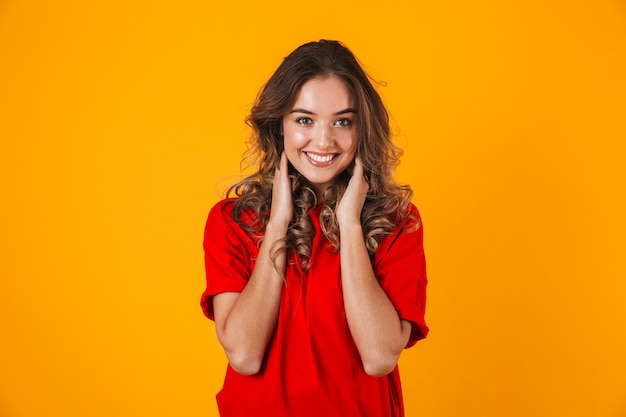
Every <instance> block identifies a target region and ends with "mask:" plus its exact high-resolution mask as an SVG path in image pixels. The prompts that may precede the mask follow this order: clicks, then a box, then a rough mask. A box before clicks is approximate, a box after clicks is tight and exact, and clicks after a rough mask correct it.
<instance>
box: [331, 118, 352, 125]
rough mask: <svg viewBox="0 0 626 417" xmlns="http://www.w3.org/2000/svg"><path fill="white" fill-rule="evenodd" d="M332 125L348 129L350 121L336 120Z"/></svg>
mask: <svg viewBox="0 0 626 417" xmlns="http://www.w3.org/2000/svg"><path fill="white" fill-rule="evenodd" d="M334 125H335V126H339V127H350V126H352V120H351V119H348V118H343V119H338V120H336V121H335V123H334Z"/></svg>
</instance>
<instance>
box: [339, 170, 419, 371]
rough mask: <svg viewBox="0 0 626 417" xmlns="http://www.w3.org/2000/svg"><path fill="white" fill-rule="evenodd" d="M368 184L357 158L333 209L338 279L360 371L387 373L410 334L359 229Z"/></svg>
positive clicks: (409, 325) (409, 329)
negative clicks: (380, 281) (380, 280)
mask: <svg viewBox="0 0 626 417" xmlns="http://www.w3.org/2000/svg"><path fill="white" fill-rule="evenodd" d="M368 188H369V186H368V184H367V182H366V181H365V179H364V177H363V165H362V163H361V161H360V160H359V159H358V158H357V159H356V160H355V167H354V173H353V176H352V178H351V180H350V183H349V184H348V188H347V189H346V192H345V194H344V196H343V198H342V199H341V202H340V203H339V207H338V208H337V221H338V222H339V229H340V234H341V279H342V286H343V297H344V307H345V310H346V317H347V320H348V326H349V328H350V332H351V333H352V337H353V339H354V341H355V343H356V346H357V349H358V351H359V354H360V355H361V360H362V361H363V367H364V369H365V372H367V373H368V374H369V375H372V376H383V375H386V374H388V373H389V372H391V371H392V370H393V368H394V367H395V366H396V364H397V362H398V359H399V358H400V353H401V352H402V349H404V347H405V346H406V344H407V342H408V340H409V336H410V334H411V323H409V322H408V321H406V320H401V319H400V317H399V316H398V313H397V312H396V310H395V308H394V306H393V304H392V303H391V301H389V298H388V297H387V295H386V294H385V292H384V291H383V289H382V288H381V287H380V285H379V284H378V281H377V280H376V276H375V275H374V271H373V269H372V265H371V262H370V258H369V254H368V252H367V248H366V247H365V242H364V241H363V233H362V228H361V221H360V216H361V210H362V208H363V204H364V202H365V196H366V194H367V190H368Z"/></svg>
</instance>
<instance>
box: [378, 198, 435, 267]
mask: <svg viewBox="0 0 626 417" xmlns="http://www.w3.org/2000/svg"><path fill="white" fill-rule="evenodd" d="M422 227H423V226H422V218H421V215H420V212H419V210H418V209H417V207H416V206H415V205H414V204H413V203H409V205H408V206H407V208H406V210H404V212H403V214H401V215H400V216H399V218H398V220H397V222H396V228H395V229H394V230H392V231H391V233H390V234H389V235H387V236H385V238H384V239H383V240H382V241H381V242H380V245H379V246H378V250H377V251H376V254H375V259H377V260H380V259H382V258H384V257H385V256H386V255H387V254H388V253H389V252H390V251H392V252H397V251H398V250H401V251H402V252H404V251H408V252H414V251H420V250H421V248H422V242H423V228H422Z"/></svg>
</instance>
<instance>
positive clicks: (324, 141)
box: [313, 125, 333, 149]
mask: <svg viewBox="0 0 626 417" xmlns="http://www.w3.org/2000/svg"><path fill="white" fill-rule="evenodd" d="M314 135H315V137H314V138H313V140H314V141H315V144H316V145H317V146H318V147H319V148H320V149H326V148H329V147H330V146H331V145H332V143H333V134H332V129H331V128H330V126H326V125H319V126H318V128H317V129H315V133H314Z"/></svg>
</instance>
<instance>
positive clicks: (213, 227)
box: [200, 200, 255, 320]
mask: <svg viewBox="0 0 626 417" xmlns="http://www.w3.org/2000/svg"><path fill="white" fill-rule="evenodd" d="M232 205H233V204H232V200H223V201H221V202H219V203H218V204H216V205H215V206H214V207H213V208H212V209H211V211H210V213H209V216H208V219H207V222H206V226H205V229H204V244H203V246H204V265H205V272H206V289H205V291H204V293H203V294H202V298H201V300H200V305H201V306H202V310H203V311H204V314H205V315H206V316H207V317H208V318H210V319H211V320H214V315H213V296H214V295H216V294H219V293H222V292H241V291H242V290H243V288H244V287H245V286H246V284H247V282H248V279H249V277H250V274H251V271H252V265H251V259H252V256H253V253H251V251H252V250H254V248H255V244H254V242H253V241H252V239H251V238H250V237H249V235H248V234H247V233H246V232H245V231H244V230H243V229H242V228H241V227H240V226H239V225H238V224H237V223H236V222H235V221H234V219H233V218H232Z"/></svg>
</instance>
